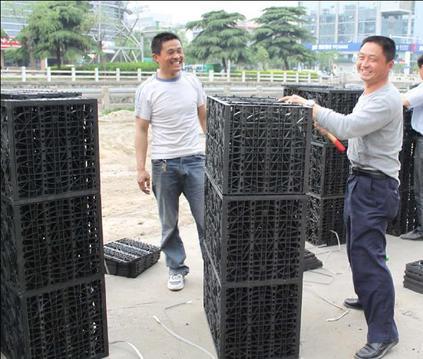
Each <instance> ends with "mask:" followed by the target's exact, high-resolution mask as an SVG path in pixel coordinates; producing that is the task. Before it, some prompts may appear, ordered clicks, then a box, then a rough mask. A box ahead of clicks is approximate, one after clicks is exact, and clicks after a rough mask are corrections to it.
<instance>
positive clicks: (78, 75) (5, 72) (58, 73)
mask: <svg viewBox="0 0 423 359" xmlns="http://www.w3.org/2000/svg"><path fill="white" fill-rule="evenodd" d="M153 73H154V72H147V71H141V69H138V71H121V70H120V69H116V70H115V71H99V69H98V68H95V69H94V70H91V71H87V70H76V69H75V68H71V69H67V70H52V69H51V68H50V67H47V68H46V69H45V70H31V69H27V68H26V67H21V68H13V69H2V70H1V79H2V81H20V82H29V81H47V82H61V81H71V82H77V81H78V82H79V81H94V82H101V81H104V80H106V81H116V82H124V81H125V82H128V81H129V82H130V81H134V82H141V81H143V80H145V79H146V78H147V77H149V76H151V74H153ZM196 75H197V76H198V77H199V79H200V80H201V81H202V82H280V83H322V82H328V81H330V80H331V79H332V80H333V79H334V78H333V77H327V78H322V77H319V76H317V75H316V74H311V73H304V72H303V73H273V72H270V73H268V72H260V71H258V72H253V73H251V72H247V71H242V72H234V73H230V72H227V73H224V72H213V71H212V70H210V71H209V72H197V73H196Z"/></svg>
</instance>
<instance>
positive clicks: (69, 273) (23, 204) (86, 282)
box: [1, 91, 108, 359]
mask: <svg viewBox="0 0 423 359" xmlns="http://www.w3.org/2000/svg"><path fill="white" fill-rule="evenodd" d="M78 95H79V94H78V93H57V92H45V91H44V92H27V91H26V92H9V93H2V97H1V349H2V352H4V353H5V354H6V355H7V356H8V358H11V359H12V358H19V359H20V358H51V359H53V358H103V357H105V356H107V355H108V339H107V322H106V303H105V286H104V284H105V283H104V272H103V271H104V264H103V243H102V228H101V203H100V180H99V153H98V129H97V125H98V124H97V101H96V100H90V99H82V98H81V97H79V96H78Z"/></svg>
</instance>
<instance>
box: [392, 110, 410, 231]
mask: <svg viewBox="0 0 423 359" xmlns="http://www.w3.org/2000/svg"><path fill="white" fill-rule="evenodd" d="M412 114H413V111H408V110H406V109H405V108H404V131H403V141H402V149H401V152H400V154H399V160H400V162H401V169H400V173H399V179H400V187H399V191H400V206H399V210H398V215H397V217H396V218H395V219H394V220H393V221H392V222H391V223H389V225H388V229H387V231H386V232H387V233H388V234H392V235H394V236H399V235H400V234H403V233H407V232H409V231H411V230H413V229H414V228H415V227H416V225H417V210H416V201H415V199H414V151H415V136H416V132H415V131H414V130H413V128H412V127H411V116H412Z"/></svg>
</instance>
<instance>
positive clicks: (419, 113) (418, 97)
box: [401, 55, 423, 241]
mask: <svg viewBox="0 0 423 359" xmlns="http://www.w3.org/2000/svg"><path fill="white" fill-rule="evenodd" d="M417 65H418V66H419V74H420V77H421V79H422V80H423V55H421V56H420V57H419V58H418V60H417ZM402 103H403V105H404V106H405V107H407V108H408V109H413V116H412V118H411V127H412V128H413V130H414V131H416V132H417V137H416V147H415V152H414V197H415V199H416V209H417V223H416V228H414V229H413V230H412V231H411V232H408V233H405V234H403V235H402V236H401V238H402V239H410V240H415V241H423V82H422V83H421V84H420V85H419V86H417V87H415V88H413V89H411V90H410V91H408V92H407V93H406V94H404V95H403V97H402Z"/></svg>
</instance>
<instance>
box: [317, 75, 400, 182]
mask: <svg viewBox="0 0 423 359" xmlns="http://www.w3.org/2000/svg"><path fill="white" fill-rule="evenodd" d="M402 111H403V110H402V101H401V96H400V93H399V91H398V90H397V89H396V88H395V87H394V86H393V85H392V84H391V83H388V84H386V85H385V86H383V87H381V88H380V89H378V90H376V91H374V92H372V93H371V94H368V95H364V94H363V95H361V96H360V98H359V100H358V102H357V104H356V105H355V107H354V110H353V112H352V113H351V114H349V115H343V114H340V113H337V112H334V111H332V110H330V109H327V108H320V109H319V111H318V113H317V122H318V123H319V124H320V125H321V126H322V127H324V128H326V129H328V130H329V131H330V132H332V133H333V134H334V135H335V136H337V137H338V138H339V139H341V140H342V139H348V152H347V154H348V158H349V160H350V162H351V164H352V165H353V166H358V167H361V168H364V169H370V170H378V171H381V172H383V173H385V174H386V175H388V176H390V177H393V178H395V179H396V180H397V181H399V179H398V173H399V169H400V166H401V165H400V162H399V160H398V154H399V152H400V150H401V147H402V138H403V112H402Z"/></svg>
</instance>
